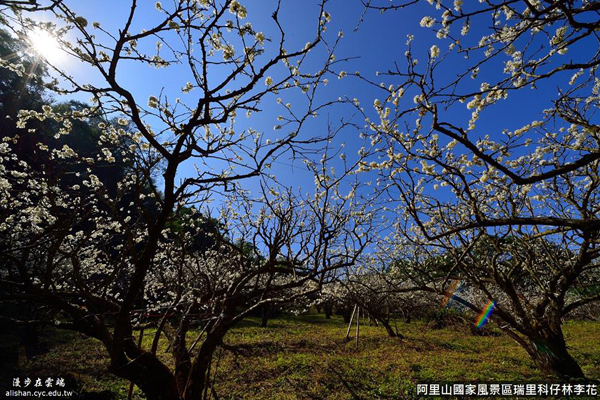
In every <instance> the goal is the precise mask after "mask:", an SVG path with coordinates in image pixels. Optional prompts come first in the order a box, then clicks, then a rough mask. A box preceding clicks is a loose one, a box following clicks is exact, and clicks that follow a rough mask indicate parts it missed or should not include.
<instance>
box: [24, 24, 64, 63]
mask: <svg viewBox="0 0 600 400" xmlns="http://www.w3.org/2000/svg"><path fill="white" fill-rule="evenodd" d="M27 36H28V37H29V41H30V43H31V47H32V48H33V50H34V51H35V52H36V53H37V54H39V55H40V56H42V57H44V58H45V59H46V61H48V62H50V63H57V62H60V61H61V60H62V59H63V58H64V55H65V53H64V51H63V50H62V49H61V47H60V45H59V43H58V40H57V39H56V37H55V36H54V35H52V33H51V32H48V31H46V30H43V29H40V28H36V29H34V30H32V31H31V32H29V34H28V35H27Z"/></svg>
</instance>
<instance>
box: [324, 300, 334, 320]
mask: <svg viewBox="0 0 600 400" xmlns="http://www.w3.org/2000/svg"><path fill="white" fill-rule="evenodd" d="M324 308H325V319H331V312H332V308H333V307H332V306H330V305H329V304H325V305H324Z"/></svg>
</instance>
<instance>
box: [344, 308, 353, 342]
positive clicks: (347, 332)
mask: <svg viewBox="0 0 600 400" xmlns="http://www.w3.org/2000/svg"><path fill="white" fill-rule="evenodd" d="M355 312H356V304H355V305H354V309H353V310H352V315H351V316H350V323H348V330H347V331H346V338H345V339H344V341H346V342H347V341H348V337H349V336H350V328H352V320H354V313H355Z"/></svg>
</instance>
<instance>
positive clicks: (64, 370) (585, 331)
mask: <svg viewBox="0 0 600 400" xmlns="http://www.w3.org/2000/svg"><path fill="white" fill-rule="evenodd" d="M397 327H398V330H399V331H400V332H401V333H402V334H403V335H404V339H402V340H400V339H394V338H389V337H388V336H387V335H386V332H385V330H384V329H383V328H382V327H375V326H369V325H361V327H360V336H359V344H358V348H356V347H355V343H354V337H353V335H354V329H355V328H354V326H353V332H352V341H350V342H348V343H346V342H344V341H343V338H344V336H345V332H346V324H345V323H344V322H343V320H342V319H341V318H340V317H333V319H331V320H326V319H325V318H324V316H323V315H315V314H311V315H303V316H299V317H291V316H286V317H281V318H277V319H273V320H271V321H269V326H268V327H267V328H261V327H260V326H259V320H258V319H253V318H250V319H248V320H246V321H244V322H243V323H242V324H241V325H239V326H238V327H236V328H235V329H233V330H232V331H231V332H230V333H229V334H228V335H227V336H226V339H225V341H224V347H223V349H222V350H221V351H220V352H219V351H217V353H216V354H215V359H214V361H213V364H214V365H217V359H219V361H218V367H217V370H216V371H215V370H214V369H213V373H215V380H214V382H215V383H214V389H215V392H216V394H217V395H218V398H219V399H256V400H258V399H290V400H291V399H408V398H414V391H415V387H416V383H417V382H467V381H470V382H487V383H494V382H497V383H502V382H523V383H524V382H543V381H548V380H546V379H544V378H543V376H542V375H540V373H539V372H538V371H537V370H536V369H535V367H534V365H533V363H532V361H531V360H530V359H529V357H528V356H527V354H526V353H525V351H524V350H522V349H521V348H520V347H519V346H518V345H516V344H515V343H514V342H513V341H512V340H510V339H509V338H508V337H506V336H505V335H498V336H474V335H472V334H471V333H470V331H469V329H468V327H460V326H459V327H450V328H444V329H432V328H430V327H429V326H428V325H427V324H426V323H425V322H421V321H415V322H412V323H410V324H404V323H400V322H398V324H397ZM564 331H565V335H566V338H567V343H568V344H569V346H570V348H571V350H570V351H571V353H572V355H573V356H574V358H575V359H576V360H577V361H578V362H579V363H580V365H581V366H582V368H583V370H584V372H585V374H586V375H587V376H588V377H589V378H591V379H594V380H600V322H581V321H570V322H567V323H566V324H565V326H564ZM150 337H151V332H150V331H148V330H147V331H146V334H145V336H144V344H145V346H146V348H149V347H150V340H151V339H150ZM193 338H194V335H193V334H190V340H193ZM1 339H2V342H0V351H1V352H2V353H3V354H4V355H5V356H6V355H7V354H9V355H10V353H11V352H13V353H15V354H14V356H12V357H8V360H9V361H8V362H9V364H7V358H6V357H4V364H0V370H4V373H3V374H0V375H5V376H4V377H2V386H5V384H6V385H8V386H10V384H11V382H12V378H13V377H15V376H19V377H21V379H23V378H24V377H27V376H29V377H42V378H44V377H53V376H66V377H67V378H68V382H67V383H68V385H70V386H71V387H72V388H74V389H76V390H77V391H78V392H80V393H86V394H85V395H84V396H80V397H78V398H81V399H83V398H87V399H110V398H114V399H126V398H127V390H128V387H129V385H128V383H127V382H125V381H123V380H120V379H117V378H115V377H113V376H112V375H110V374H108V373H106V369H107V367H108V360H107V358H106V357H105V355H104V352H103V349H102V347H101V345H100V343H99V342H97V341H94V340H92V339H87V338H85V337H83V336H80V335H78V334H75V333H72V332H63V331H57V330H53V329H50V330H46V331H45V332H44V333H43V334H42V335H41V337H40V338H39V341H38V343H37V345H36V346H37V347H38V348H39V349H38V351H31V349H27V348H24V346H19V345H18V343H19V338H17V337H14V335H13V336H10V335H9V336H7V337H3V338H1ZM15 348H16V349H15ZM40 349H41V350H40ZM165 350H166V343H161V348H160V350H159V355H160V356H161V357H162V358H163V359H164V360H165V361H166V362H168V363H170V362H171V359H170V356H169V354H168V353H167V352H165ZM11 360H12V361H11ZM100 392H101V393H100ZM0 393H2V392H0ZM91 393H96V394H95V395H92V394H91ZM133 398H134V399H143V398H144V397H143V396H142V395H141V393H140V392H138V391H137V389H136V390H135V391H134V395H133ZM444 398H448V397H444ZM537 398H539V397H537ZM577 398H583V397H581V396H579V397H577Z"/></svg>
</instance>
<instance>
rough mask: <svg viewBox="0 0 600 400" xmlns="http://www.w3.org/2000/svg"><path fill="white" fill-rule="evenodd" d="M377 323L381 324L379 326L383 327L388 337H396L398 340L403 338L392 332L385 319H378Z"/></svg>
mask: <svg viewBox="0 0 600 400" xmlns="http://www.w3.org/2000/svg"><path fill="white" fill-rule="evenodd" d="M379 322H380V323H381V325H383V327H384V328H385V330H386V331H387V334H388V336H389V337H397V338H400V339H402V338H403V336H402V335H400V334H399V333H396V332H394V328H392V326H391V325H390V322H389V321H386V320H385V319H383V318H380V319H379Z"/></svg>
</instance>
